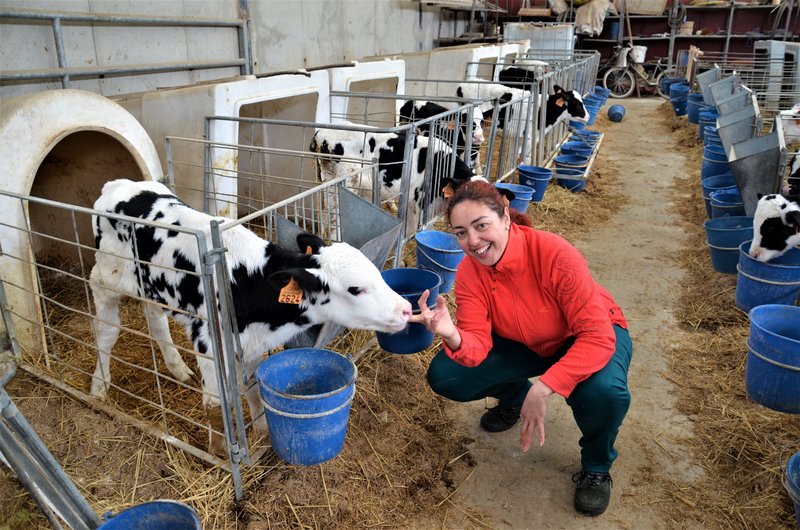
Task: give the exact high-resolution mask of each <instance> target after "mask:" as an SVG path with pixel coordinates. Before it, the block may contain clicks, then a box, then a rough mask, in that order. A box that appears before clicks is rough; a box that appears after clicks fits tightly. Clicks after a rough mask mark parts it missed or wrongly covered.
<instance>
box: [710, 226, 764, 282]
mask: <svg viewBox="0 0 800 530" xmlns="http://www.w3.org/2000/svg"><path fill="white" fill-rule="evenodd" d="M703 227H704V228H705V229H706V244H707V245H708V249H709V251H710V252H711V265H712V266H713V267H714V270H715V271H717V272H721V273H723V274H736V265H737V264H738V263H739V245H741V244H742V243H743V242H745V241H747V240H748V239H751V238H752V237H753V218H752V217H746V216H732V217H718V218H716V219H709V220H708V221H706V222H705V223H703Z"/></svg>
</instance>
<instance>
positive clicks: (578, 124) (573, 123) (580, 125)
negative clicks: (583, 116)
mask: <svg viewBox="0 0 800 530" xmlns="http://www.w3.org/2000/svg"><path fill="white" fill-rule="evenodd" d="M569 126H570V127H572V128H573V129H575V130H578V131H581V130H583V129H585V128H586V123H585V122H582V121H580V120H569Z"/></svg>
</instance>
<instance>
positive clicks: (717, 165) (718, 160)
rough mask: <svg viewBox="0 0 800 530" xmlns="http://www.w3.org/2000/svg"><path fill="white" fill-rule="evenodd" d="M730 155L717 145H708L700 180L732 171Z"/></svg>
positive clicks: (705, 148)
mask: <svg viewBox="0 0 800 530" xmlns="http://www.w3.org/2000/svg"><path fill="white" fill-rule="evenodd" d="M730 169H731V165H730V163H729V162H728V154H727V153H726V152H725V148H724V147H722V146H716V145H707V146H705V147H704V148H703V164H702V166H700V178H706V177H713V176H714V175H719V174H720V173H725V172H727V171H730Z"/></svg>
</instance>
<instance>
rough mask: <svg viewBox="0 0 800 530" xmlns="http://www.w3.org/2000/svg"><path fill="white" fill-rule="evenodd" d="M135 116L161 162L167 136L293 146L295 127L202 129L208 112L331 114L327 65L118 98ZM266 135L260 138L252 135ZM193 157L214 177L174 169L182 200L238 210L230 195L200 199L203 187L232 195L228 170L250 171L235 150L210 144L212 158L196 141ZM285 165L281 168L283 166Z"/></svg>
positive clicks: (301, 117)
mask: <svg viewBox="0 0 800 530" xmlns="http://www.w3.org/2000/svg"><path fill="white" fill-rule="evenodd" d="M121 104H123V105H124V106H125V107H126V108H128V109H129V110H130V111H131V113H133V114H134V115H135V116H137V117H138V119H139V120H140V121H141V123H142V125H143V126H144V128H145V130H146V131H147V132H148V134H149V135H150V137H151V138H152V139H153V142H155V144H156V147H157V149H158V151H159V155H160V157H161V161H162V163H164V164H166V160H167V154H166V144H165V141H164V139H165V138H166V137H167V136H179V137H185V138H204V137H205V138H207V139H208V140H210V141H212V142H218V143H224V144H248V145H254V142H256V143H255V145H270V146H271V147H275V148H292V146H295V147H294V148H295V149H296V148H297V147H296V146H297V145H298V143H299V139H298V138H296V137H295V136H293V134H294V133H295V131H294V130H293V129H290V128H282V127H279V126H274V127H263V128H261V129H259V130H254V129H248V131H247V133H246V137H242V136H241V133H240V131H239V127H238V123H237V122H235V121H220V122H215V123H214V124H213V126H212V127H211V129H210V130H208V131H206V130H205V120H204V118H205V117H206V116H233V117H244V118H272V119H280V120H292V121H323V122H327V121H329V119H330V106H329V105H330V98H329V79H328V73H327V72H325V71H316V72H310V73H298V74H285V75H276V76H271V77H256V76H246V77H242V78H238V79H235V80H231V81H224V82H214V83H209V84H203V85H194V86H190V87H185V88H179V89H174V90H159V91H154V92H147V93H145V94H143V95H141V96H140V97H137V98H128V99H125V100H124V101H121ZM254 134H256V135H258V136H259V137H263V138H264V139H265V140H264V141H261V142H258V139H255V138H253V136H252V135H254ZM195 149H196V152H195V154H194V158H195V162H196V163H197V164H198V165H200V166H203V165H207V166H209V167H211V168H214V169H215V170H217V171H215V172H214V175H215V177H214V180H213V181H212V182H204V181H203V180H202V179H200V180H198V179H197V177H191V176H189V174H188V173H186V172H185V171H184V170H183V169H180V170H178V171H176V172H175V175H174V178H175V184H176V186H179V187H180V188H181V189H182V190H184V196H183V197H184V200H185V201H187V202H188V203H189V204H190V205H191V206H193V207H194V208H197V209H200V210H204V211H209V212H211V211H213V212H214V213H217V214H219V215H224V216H226V217H233V218H235V217H236V216H237V212H236V210H235V209H234V210H231V209H229V208H231V207H234V208H235V206H236V204H235V203H232V202H230V201H223V202H220V203H219V204H204V202H205V201H206V198H207V197H208V196H207V195H204V190H205V189H212V190H215V191H216V193H217V194H220V195H229V196H236V195H239V194H240V193H239V191H240V190H237V189H235V186H237V185H238V184H239V181H237V180H236V179H235V178H232V176H233V175H234V174H235V172H236V171H248V170H249V168H248V167H246V166H242V165H240V163H239V160H238V159H237V156H236V152H235V151H234V152H232V151H230V150H216V149H214V150H212V151H211V152H210V156H211V159H210V160H205V159H204V154H205V153H207V150H205V149H203V148H202V147H201V146H199V145H198V146H195ZM285 169H286V168H283V169H281V171H283V170H285Z"/></svg>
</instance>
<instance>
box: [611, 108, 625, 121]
mask: <svg viewBox="0 0 800 530" xmlns="http://www.w3.org/2000/svg"><path fill="white" fill-rule="evenodd" d="M624 117H625V107H623V106H622V105H611V106H610V107H609V108H608V119H609V120H611V121H614V122H621V121H622V118H624Z"/></svg>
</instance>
